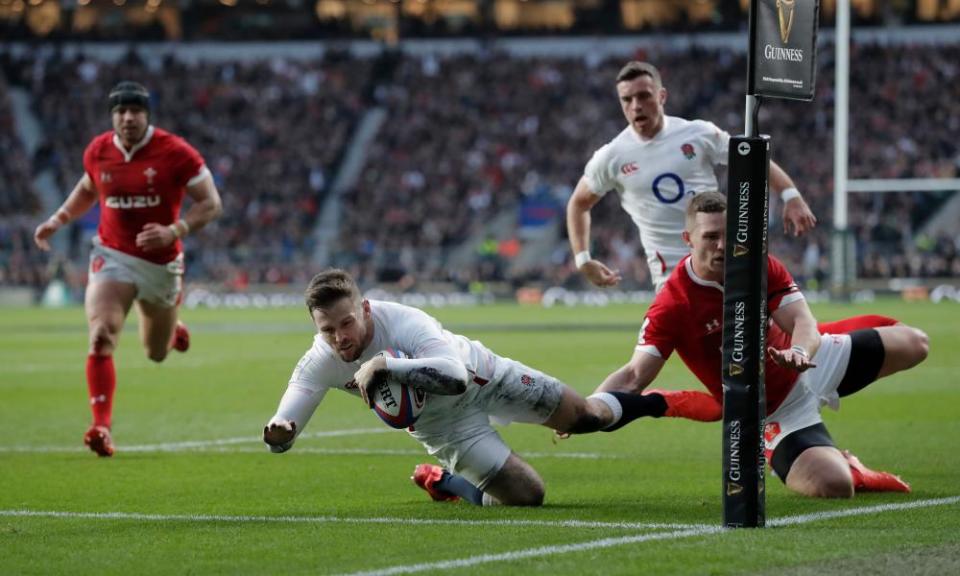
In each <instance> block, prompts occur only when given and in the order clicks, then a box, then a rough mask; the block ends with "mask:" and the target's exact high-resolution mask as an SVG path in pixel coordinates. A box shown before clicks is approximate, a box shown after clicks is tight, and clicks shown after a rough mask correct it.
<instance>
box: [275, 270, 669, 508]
mask: <svg viewBox="0 0 960 576" xmlns="http://www.w3.org/2000/svg"><path fill="white" fill-rule="evenodd" d="M306 304H307V310H308V311H309V312H310V317H311V318H312V320H313V323H314V325H315V327H316V329H317V335H316V336H315V337H314V340H313V345H312V346H311V347H310V349H309V350H307V352H306V353H305V354H304V355H303V357H302V358H301V359H300V362H299V363H298V364H297V367H296V368H295V369H294V371H293V375H292V376H291V378H290V382H289V384H288V385H287V390H286V392H285V393H284V395H283V398H281V400H280V405H279V407H278V408H277V412H276V414H275V415H274V416H273V418H271V420H270V422H268V423H267V425H266V427H265V428H264V430H263V440H264V442H265V443H266V444H267V445H268V446H269V447H270V449H271V451H273V452H285V451H287V450H289V449H290V448H291V447H292V446H293V442H294V440H295V439H296V436H297V435H298V434H299V433H300V432H302V431H303V429H304V427H305V426H306V425H307V422H309V421H310V418H311V417H312V416H313V413H314V411H315V410H316V409H317V406H318V405H319V404H320V401H321V400H323V398H324V396H325V395H326V393H327V391H328V390H330V389H332V388H336V389H340V390H343V391H346V392H348V393H351V394H353V395H355V396H360V397H361V398H362V399H363V400H364V401H365V402H367V404H369V400H368V398H369V394H368V393H367V391H368V390H372V387H373V386H375V385H376V384H377V383H379V382H380V381H381V379H383V378H388V377H389V378H393V379H397V380H400V381H403V382H405V383H407V384H409V385H416V386H417V387H419V388H421V389H422V390H423V391H425V392H426V393H427V398H426V401H425V404H424V408H423V411H422V412H421V414H420V417H419V419H418V420H417V421H416V424H415V425H414V426H412V427H410V428H409V429H408V432H409V434H410V435H411V436H413V437H414V438H416V439H417V440H418V441H419V442H420V443H421V444H423V446H424V448H426V449H427V452H429V453H430V454H431V455H433V456H435V457H436V458H437V459H438V460H440V462H441V463H442V464H443V466H444V467H445V468H441V467H440V466H436V465H433V464H420V465H419V466H417V467H416V469H415V470H414V475H413V481H414V482H415V483H416V484H417V485H418V486H420V487H421V488H423V489H424V490H426V491H427V492H428V493H429V494H430V496H431V497H432V498H433V499H434V500H455V499H457V498H458V497H460V498H463V499H465V500H467V501H469V502H471V503H473V504H477V505H490V504H506V505H513V506H539V505H540V504H541V503H542V502H543V498H544V484H543V480H542V479H541V478H540V476H539V475H538V474H537V472H536V470H534V469H533V467H531V466H530V464H528V463H527V462H525V461H524V460H523V459H522V458H520V457H519V456H518V455H517V454H515V453H513V452H512V451H511V450H510V448H509V447H508V446H507V445H506V444H505V443H504V442H503V440H502V439H501V438H500V435H499V434H497V432H496V430H494V429H493V427H492V426H491V425H490V417H491V416H494V417H496V418H497V419H498V420H502V421H517V422H528V423H532V424H543V425H544V426H547V427H548V428H552V429H555V430H558V431H561V432H571V433H587V432H594V431H597V430H600V429H602V428H605V427H608V426H613V425H615V424H617V423H620V425H622V424H624V423H626V422H628V421H629V420H632V419H633V418H635V417H636V416H638V415H639V414H641V413H643V411H644V409H645V408H646V406H645V405H646V404H647V403H648V402H649V401H650V400H649V399H647V398H644V397H642V396H638V395H634V394H620V393H614V394H612V395H611V394H604V395H603V398H602V399H597V398H587V399H584V398H583V397H581V396H580V395H579V394H577V393H576V392H575V391H573V390H572V389H571V388H569V387H568V386H566V385H564V384H563V383H561V382H560V381H559V380H557V379H555V378H553V377H551V376H549V375H547V374H544V373H543V372H540V371H538V370H535V369H533V368H530V367H528V366H525V365H523V364H521V363H520V362H517V361H515V360H511V359H509V358H503V357H501V356H498V355H497V354H495V353H493V352H491V351H490V350H489V349H488V348H486V347H485V346H484V345H483V344H481V343H480V342H477V341H475V340H470V339H468V338H465V337H463V336H460V335H457V334H452V333H451V332H449V331H447V330H444V329H443V328H442V327H441V325H440V323H439V322H438V321H437V320H435V319H434V318H433V317H431V316H429V315H428V314H427V313H425V312H422V311H420V310H417V309H416V308H411V307H409V306H404V305H402V304H394V303H390V302H382V301H378V300H367V299H364V298H363V297H362V296H361V294H360V290H359V288H358V287H357V284H356V282H355V281H354V280H353V278H352V277H351V276H350V275H349V274H347V273H346V272H344V271H342V270H336V269H331V270H327V271H324V272H321V273H320V274H318V275H316V276H315V277H314V278H313V279H312V280H311V281H310V285H309V286H308V287H307V290H306ZM387 349H392V350H397V351H399V352H402V357H393V356H390V357H388V356H386V355H384V354H382V353H381V351H383V350H387Z"/></svg>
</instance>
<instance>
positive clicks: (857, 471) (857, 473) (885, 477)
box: [841, 450, 910, 492]
mask: <svg viewBox="0 0 960 576" xmlns="http://www.w3.org/2000/svg"><path fill="white" fill-rule="evenodd" d="M841 453H842V454H843V457H844V458H846V459H847V463H848V464H850V473H851V474H852V475H853V489H854V491H855V492H910V485H909V484H907V483H906V482H904V481H903V480H901V479H900V477H899V476H897V475H895V474H891V473H889V472H878V471H876V470H871V469H869V468H867V467H866V466H864V465H863V462H861V461H860V459H859V458H857V457H856V456H854V455H853V454H851V453H850V451H849V450H843V451H842V452H841Z"/></svg>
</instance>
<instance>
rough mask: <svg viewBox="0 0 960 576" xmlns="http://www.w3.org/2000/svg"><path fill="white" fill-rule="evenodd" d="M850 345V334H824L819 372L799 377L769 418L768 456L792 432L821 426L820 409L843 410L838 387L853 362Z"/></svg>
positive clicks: (817, 359) (765, 438)
mask: <svg viewBox="0 0 960 576" xmlns="http://www.w3.org/2000/svg"><path fill="white" fill-rule="evenodd" d="M850 350H851V341H850V336H849V335H848V334H838V335H832V334H823V335H822V336H820V349H819V350H817V354H816V355H815V356H814V357H813V363H814V364H816V365H817V367H816V368H811V369H810V370H807V371H806V372H804V373H802V374H800V378H799V379H798V380H797V382H796V384H794V385H793V389H792V390H791V391H790V393H789V394H787V397H786V398H784V400H783V403H782V404H780V406H779V407H778V408H777V409H776V410H774V411H773V413H771V414H770V415H769V416H767V420H766V425H765V426H764V430H763V443H764V449H765V450H766V452H767V455H768V459H769V455H771V454H773V451H774V450H775V449H776V448H777V445H778V444H780V441H781V440H783V439H784V438H786V437H787V436H788V435H790V434H791V433H793V432H796V431H797V430H801V429H803V428H807V427H808V426H813V425H814V424H820V423H821V422H823V418H822V417H821V416H820V408H822V407H823V406H829V407H830V408H832V409H833V410H839V408H840V396H839V395H838V394H837V386H839V385H840V382H842V381H843V377H844V375H845V374H846V373H847V365H848V364H849V362H850Z"/></svg>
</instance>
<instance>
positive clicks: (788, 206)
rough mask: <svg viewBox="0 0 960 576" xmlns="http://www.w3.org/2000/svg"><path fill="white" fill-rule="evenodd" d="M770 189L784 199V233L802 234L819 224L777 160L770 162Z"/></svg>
mask: <svg viewBox="0 0 960 576" xmlns="http://www.w3.org/2000/svg"><path fill="white" fill-rule="evenodd" d="M770 189H771V190H773V191H774V192H775V193H777V194H780V198H781V199H782V200H783V233H784V234H791V233H792V234H793V235H794V236H800V235H801V234H805V233H806V232H809V231H810V230H813V228H814V226H816V225H817V217H816V216H814V215H813V212H812V211H811V210H810V207H809V206H807V203H806V201H805V200H804V199H803V196H801V195H800V191H799V190H797V187H796V186H795V185H794V183H793V180H792V179H791V178H790V176H789V175H788V174H787V173H786V172H785V171H784V170H783V168H781V167H780V166H779V165H778V164H777V163H776V162H773V161H771V162H770Z"/></svg>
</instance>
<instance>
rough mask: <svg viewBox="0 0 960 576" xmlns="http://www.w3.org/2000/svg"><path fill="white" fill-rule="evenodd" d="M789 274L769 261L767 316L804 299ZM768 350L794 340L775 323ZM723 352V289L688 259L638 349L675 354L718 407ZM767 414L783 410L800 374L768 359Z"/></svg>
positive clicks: (646, 323) (652, 313)
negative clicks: (779, 408)
mask: <svg viewBox="0 0 960 576" xmlns="http://www.w3.org/2000/svg"><path fill="white" fill-rule="evenodd" d="M802 299H803V294H802V293H801V292H800V289H799V288H798V287H797V285H796V283H795V282H794V281H793V277H792V276H790V272H788V271H787V268H786V267H785V266H784V265H783V263H781V262H780V261H779V260H777V259H776V258H774V257H773V256H768V257H767V309H768V317H769V316H770V315H771V314H772V313H773V311H774V310H777V309H778V308H780V307H781V306H785V305H787V304H789V303H791V302H796V301H797V300H802ZM767 346H773V347H775V348H779V349H783V348H789V347H790V335H789V334H787V333H785V332H784V331H783V330H781V329H780V327H779V326H777V325H776V324H775V323H773V322H771V324H770V328H769V330H768V331H767ZM722 347H723V286H721V285H720V284H718V283H716V282H711V281H708V280H704V279H703V278H700V277H699V276H697V275H696V274H695V273H694V271H693V265H692V263H691V261H690V256H686V257H685V258H684V259H683V260H681V261H680V263H679V264H678V265H677V267H676V269H675V270H674V271H673V274H671V275H670V278H669V279H668V280H667V282H666V284H664V286H663V289H662V290H660V292H659V293H658V294H657V297H656V298H655V299H654V300H653V304H651V305H650V309H649V310H647V315H646V317H645V318H644V320H643V325H642V327H641V328H640V336H639V341H638V342H637V349H638V350H641V351H643V352H646V353H648V354H652V355H654V356H658V357H660V358H663V359H664V360H666V359H667V358H669V357H670V354H671V353H672V352H673V351H674V350H676V351H677V354H679V355H680V358H681V359H682V360H683V363H684V364H686V365H687V368H689V369H690V371H691V372H693V373H694V375H696V377H697V378H698V379H699V380H700V382H702V383H703V385H704V386H706V387H707V389H708V390H709V391H710V393H711V394H713V397H714V398H716V399H717V401H718V402H723V386H722V378H721V374H720V372H721V366H722V351H721V348H722ZM765 357H766V390H767V413H768V414H769V413H771V412H773V411H774V410H776V409H777V407H779V406H780V404H781V403H782V402H783V399H784V398H786V396H787V394H788V393H789V392H790V390H791V389H792V388H793V384H794V383H795V382H796V381H797V378H799V376H800V373H799V372H797V371H795V370H791V369H789V368H782V367H780V366H778V365H777V364H776V363H775V362H773V361H772V360H770V358H769V356H766V355H765Z"/></svg>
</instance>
